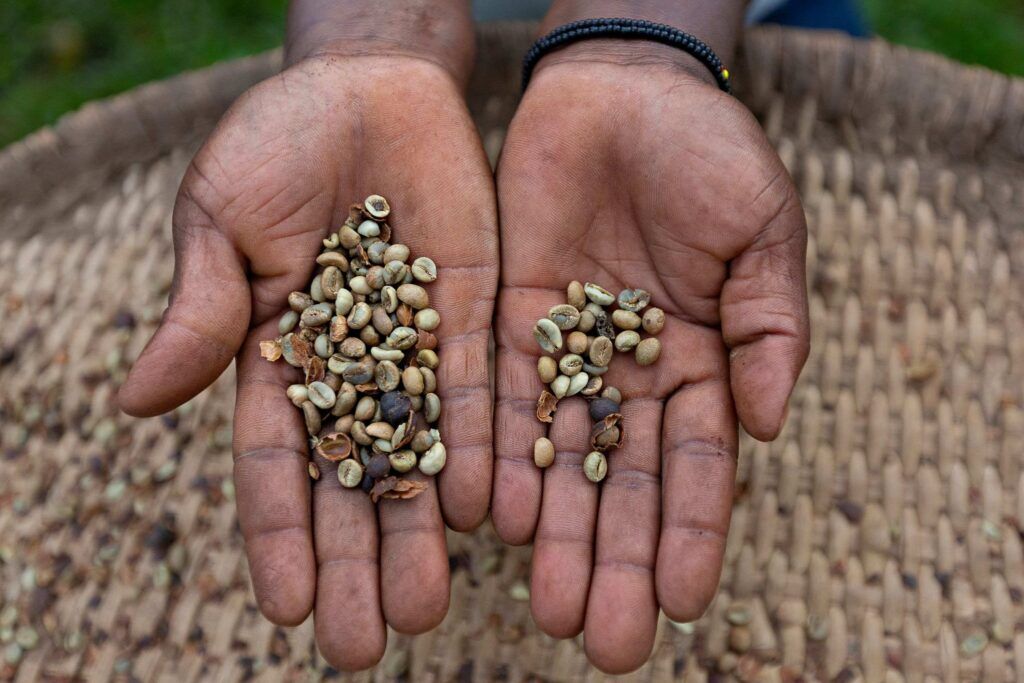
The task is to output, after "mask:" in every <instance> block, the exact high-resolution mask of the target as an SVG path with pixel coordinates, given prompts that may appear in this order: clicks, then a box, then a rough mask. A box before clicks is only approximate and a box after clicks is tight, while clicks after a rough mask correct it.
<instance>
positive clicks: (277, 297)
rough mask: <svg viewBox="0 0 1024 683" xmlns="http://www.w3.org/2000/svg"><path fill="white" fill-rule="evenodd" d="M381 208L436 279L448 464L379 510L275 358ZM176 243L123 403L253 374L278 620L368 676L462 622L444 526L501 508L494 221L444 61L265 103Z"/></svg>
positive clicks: (157, 406)
mask: <svg viewBox="0 0 1024 683" xmlns="http://www.w3.org/2000/svg"><path fill="white" fill-rule="evenodd" d="M371 193H380V194H383V195H384V196H386V197H387V198H388V199H389V200H390V202H391V206H392V209H393V214H392V218H391V219H389V221H390V223H391V225H392V228H393V230H394V238H393V239H394V241H395V242H402V243H405V244H407V245H408V246H409V247H410V248H411V251H412V254H413V255H414V256H430V257H431V258H433V259H434V261H435V262H436V263H437V265H438V270H439V278H438V281H437V282H436V283H434V284H433V285H432V286H431V288H430V290H431V298H432V301H433V307H434V308H436V309H437V310H438V312H439V313H440V314H441V318H442V324H441V327H440V328H438V330H437V332H436V334H437V337H438V339H439V353H440V356H441V366H440V368H439V370H438V385H439V391H438V393H439V394H440V396H441V399H442V401H443V403H444V410H443V415H442V420H441V425H440V427H441V432H442V434H443V437H444V440H445V443H446V445H447V447H448V460H449V462H448V466H447V467H446V469H445V470H444V472H442V473H441V475H440V476H439V477H438V478H437V486H436V487H435V486H434V484H433V480H430V488H429V489H428V490H427V492H426V493H425V494H424V495H420V496H418V497H417V498H415V499H413V500H408V501H404V500H398V501H382V502H381V503H380V505H379V506H376V507H375V506H374V505H373V504H371V502H370V500H369V498H368V497H367V496H366V495H365V494H364V493H363V492H361V491H360V490H358V489H343V488H342V487H341V486H340V484H339V482H338V479H337V477H336V476H335V475H334V472H335V470H334V468H335V466H333V465H331V464H330V463H327V462H325V461H321V462H319V465H320V468H321V471H322V472H323V476H321V477H320V479H319V480H318V481H317V482H316V483H315V484H312V482H311V481H310V478H309V475H308V474H307V470H306V461H307V458H308V451H307V439H306V433H305V428H304V425H303V421H302V418H301V415H300V413H299V411H297V410H296V409H295V407H294V406H293V405H292V404H291V402H290V401H289V400H288V398H287V397H286V396H285V388H286V387H287V386H288V385H289V384H291V383H293V382H295V381H300V382H301V379H300V375H299V374H298V373H299V371H298V370H297V369H295V368H292V367H289V366H287V365H285V364H284V363H275V364H271V363H268V362H266V361H264V360H262V359H261V358H260V354H259V347H258V343H259V341H260V340H262V339H272V338H274V337H276V336H277V320H278V318H279V317H280V315H281V313H282V312H284V311H286V310H288V306H287V296H288V293H289V292H291V291H293V290H307V291H308V287H309V283H310V279H311V278H312V276H313V268H314V266H315V264H314V259H315V257H316V256H317V254H319V253H320V249H321V240H322V239H323V238H324V237H325V236H326V235H327V234H328V231H329V230H330V229H332V228H333V229H337V228H338V227H339V226H340V225H341V223H342V221H343V220H344V219H345V217H346V216H347V215H348V207H349V205H350V204H352V203H353V202H358V201H362V199H363V198H364V197H366V196H367V195H369V194H371ZM174 244H175V259H176V262H175V267H176V269H175V282H174V288H173V293H172V301H171V306H170V308H169V309H168V311H167V312H166V314H165V316H164V319H163V321H162V323H161V326H160V328H159V330H158V331H157V332H156V334H155V335H154V338H153V339H152V340H151V341H150V344H149V345H148V346H147V348H146V349H145V351H144V352H143V354H142V356H141V357H140V358H139V360H138V362H137V363H136V365H135V367H134V368H133V370H132V373H131V375H130V376H129V378H128V381H127V382H126V384H125V386H124V387H123V388H122V391H121V394H120V400H121V404H122V406H123V408H124V409H125V410H126V411H127V412H129V413H132V414H135V415H154V414H158V413H161V412H164V411H166V410H169V409H172V408H174V407H175V406H177V405H179V404H181V403H182V402H184V401H185V400H187V399H189V398H190V397H192V396H193V395H195V394H196V393H198V392H199V391H201V390H202V389H203V388H205V387H206V386H208V385H209V384H210V383H211V382H213V380H215V379H216V378H217V376H218V375H220V373H221V372H222V371H223V370H224V369H225V368H226V367H227V365H228V364H229V363H230V362H231V361H232V359H235V358H236V357H237V363H238V366H237V367H238V395H237V405H236V411H235V437H234V452H235V486H236V491H237V500H238V518H239V523H240V526H241V529H242V533H243V535H244V537H245V541H246V551H247V554H248V558H249V566H250V571H251V574H252V580H253V586H254V590H255V593H256V597H257V600H258V602H259V606H260V609H261V610H262V611H263V613H264V614H265V615H266V616H267V617H268V618H269V619H270V620H272V621H274V622H276V623H279V624H297V623H299V622H301V621H302V620H304V619H305V618H306V616H307V615H308V614H309V612H310V610H311V609H313V608H314V606H315V610H316V632H317V641H318V643H319V646H320V649H321V652H322V653H323V654H324V656H325V657H326V658H327V660H328V661H330V662H331V663H332V664H334V665H335V666H339V667H342V668H346V669H357V668H365V667H367V666H370V665H372V664H373V663H374V662H376V661H377V660H378V659H379V658H380V657H381V655H382V654H383V651H384V645H385V638H386V635H385V633H386V632H385V627H384V625H385V623H388V624H390V625H392V626H393V627H394V628H395V629H396V630H398V631H402V632H412V633H415V632H422V631H425V630H427V629H430V628H432V627H433V626H435V625H437V624H438V623H439V622H440V621H441V619H442V618H443V617H444V615H445V613H446V611H447V608H448V592H449V581H448V558H447V553H446V551H445V539H444V521H447V523H448V524H449V525H450V526H452V527H453V528H457V529H461V530H465V529H471V528H474V527H475V526H477V525H478V524H479V523H480V522H481V521H482V520H483V519H484V517H485V516H486V514H487V506H488V501H489V496H490V476H491V433H490V424H491V417H490V416H491V402H490V395H489V388H488V376H487V348H488V337H489V328H490V322H491V314H492V310H493V303H494V292H495V288H496V284H497V228H496V209H495V201H494V190H493V182H492V178H491V174H490V169H489V167H488V165H487V161H486V159H485V156H484V154H483V151H482V148H481V146H480V143H479V140H478V138H477V134H476V131H475V129H474V127H473V124H472V121H471V119H470V117H469V114H468V112H467V111H466V109H465V105H464V103H463V99H462V96H461V93H460V92H459V89H458V86H457V85H456V83H455V82H454V80H453V79H452V78H451V77H450V76H449V75H448V74H447V72H445V71H444V70H443V69H441V68H440V67H438V66H436V65H435V64H433V63H429V62H427V61H423V60H418V59H413V58H404V57H345V58H342V57H337V56H333V55H330V54H327V55H323V56H320V57H317V58H314V59H308V60H305V61H303V62H300V63H298V64H297V65H295V66H293V67H291V68H289V69H288V70H286V71H285V72H283V73H282V74H280V75H278V76H276V77H274V78H271V79H270V80H268V81H266V82H264V83H262V84H260V85H258V86H257V87H255V88H254V89H252V90H251V91H249V92H248V93H247V94H246V95H244V96H243V97H242V98H241V99H240V100H239V101H238V102H237V103H236V104H235V106H234V107H232V109H231V110H230V111H229V112H228V113H227V114H226V115H225V117H224V119H223V120H222V121H221V123H220V125H219V126H218V128H217V130H216V131H215V132H214V133H213V135H212V136H211V137H210V139H209V140H208V141H207V143H206V144H205V146H204V147H203V148H202V150H200V152H199V153H198V154H197V155H196V157H195V159H194V160H193V162H192V164H191V166H190V167H189V169H188V171H187V173H186V175H185V178H184V180H183V182H182V186H181V189H180V191H179V196H178V200H177V203H176V205H175V211H174ZM442 520H444V521H442Z"/></svg>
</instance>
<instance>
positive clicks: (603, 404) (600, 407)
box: [590, 398, 619, 422]
mask: <svg viewBox="0 0 1024 683" xmlns="http://www.w3.org/2000/svg"><path fill="white" fill-rule="evenodd" d="M617 412H619V404H618V403H616V402H615V401H613V400H611V399H610V398H595V399H594V400H593V401H591V402H590V419H591V420H593V421H594V422H600V421H601V420H603V419H605V418H606V417H608V416H609V415H611V414H613V413H617Z"/></svg>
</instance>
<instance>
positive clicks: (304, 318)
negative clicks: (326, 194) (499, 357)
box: [260, 195, 446, 502]
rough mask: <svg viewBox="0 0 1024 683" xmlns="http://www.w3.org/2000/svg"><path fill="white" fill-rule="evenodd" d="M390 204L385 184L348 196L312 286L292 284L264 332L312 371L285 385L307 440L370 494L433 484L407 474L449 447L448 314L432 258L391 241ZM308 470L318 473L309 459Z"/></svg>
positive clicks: (438, 460) (287, 357)
mask: <svg viewBox="0 0 1024 683" xmlns="http://www.w3.org/2000/svg"><path fill="white" fill-rule="evenodd" d="M389 215H391V207H390V205H389V204H388V201H387V200H386V199H385V198H384V197H382V196H380V195H371V196H369V197H367V198H366V200H365V201H364V202H363V203H362V204H355V205H353V206H352V207H351V209H350V210H349V215H348V218H347V219H346V220H345V222H344V224H343V225H342V226H341V228H340V229H339V230H338V231H337V232H334V233H331V234H330V235H329V236H328V237H327V238H326V239H325V240H324V241H323V251H322V252H321V253H320V255H319V256H317V259H316V262H317V266H318V267H317V272H316V275H315V276H314V277H313V281H312V282H311V283H310V286H309V291H306V292H292V293H291V294H289V295H288V307H289V309H290V310H289V311H288V312H286V313H285V314H284V315H283V316H281V321H280V324H279V325H278V332H279V333H280V335H281V336H280V337H278V338H277V339H274V340H272V341H264V342H261V343H260V351H261V353H262V355H263V357H264V358H266V359H268V360H270V361H276V360H278V359H281V358H283V359H284V361H285V362H286V363H288V364H289V365H291V366H294V367H296V368H299V369H301V370H302V371H303V373H304V375H305V377H304V381H303V382H302V383H296V384H292V385H291V386H289V387H288V390H287V394H288V398H289V399H291V401H292V403H294V404H295V405H296V406H297V407H298V408H299V409H301V410H302V415H303V418H304V419H305V423H306V431H307V432H308V433H309V437H310V448H311V450H314V451H316V453H317V454H319V455H320V456H322V457H323V458H324V459H325V460H328V461H330V462H336V463H338V480H339V481H340V482H341V484H342V486H345V487H347V488H355V487H357V486H360V487H362V488H363V490H364V491H366V492H367V493H369V494H370V496H371V498H372V499H373V501H374V502H376V501H377V500H379V499H380V498H412V497H414V496H416V495H417V494H419V493H420V492H421V491H423V490H424V489H425V488H426V485H425V484H423V483H422V482H421V481H414V480H412V479H409V478H406V477H403V476H402V475H404V474H406V473H408V472H410V471H412V470H413V469H414V468H415V469H418V470H419V471H420V472H422V473H423V474H425V475H431V476H432V475H435V474H437V473H438V472H440V471H441V468H443V467H444V464H445V459H446V452H445V447H444V443H443V442H442V441H441V434H440V432H439V431H438V429H437V421H438V419H439V418H440V416H441V399H440V398H438V395H437V393H436V392H437V376H436V375H435V370H437V366H438V357H437V353H436V351H435V349H436V348H437V338H436V337H435V336H434V334H433V332H434V330H436V329H437V327H438V326H439V325H440V324H441V317H440V316H439V315H438V313H437V311H435V310H434V309H433V308H430V297H429V295H428V294H427V291H426V289H424V288H423V286H422V285H423V284H427V283H430V282H433V281H434V280H436V279H437V266H436V265H435V264H434V262H433V261H432V260H430V259H429V258H427V257H425V256H421V257H419V258H417V259H415V260H410V259H411V258H412V254H411V253H410V250H409V247H407V246H406V245H404V244H392V243H391V237H392V235H391V227H390V226H389V225H388V224H387V222H386V220H387V218H388V216H389ZM309 473H310V476H311V477H313V478H314V479H318V478H319V476H320V470H319V468H318V467H317V465H316V462H315V461H313V460H310V463H309Z"/></svg>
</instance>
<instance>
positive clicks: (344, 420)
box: [334, 403, 356, 434]
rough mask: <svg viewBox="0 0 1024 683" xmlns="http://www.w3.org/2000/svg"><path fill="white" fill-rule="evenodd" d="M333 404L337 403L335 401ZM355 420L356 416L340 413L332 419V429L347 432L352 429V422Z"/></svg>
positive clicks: (341, 432) (342, 432)
mask: <svg viewBox="0 0 1024 683" xmlns="http://www.w3.org/2000/svg"><path fill="white" fill-rule="evenodd" d="M334 405H338V404H337V403H335V404H334ZM355 421H356V418H355V417H353V416H352V415H342V416H341V417H339V418H338V419H337V420H335V421H334V431H336V432H338V433H340V434H349V433H350V432H351V431H352V423H353V422H355Z"/></svg>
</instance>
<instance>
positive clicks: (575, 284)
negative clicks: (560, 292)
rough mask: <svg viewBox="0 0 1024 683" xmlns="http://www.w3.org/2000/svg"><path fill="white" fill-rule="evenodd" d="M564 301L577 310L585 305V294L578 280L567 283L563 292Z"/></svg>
mask: <svg viewBox="0 0 1024 683" xmlns="http://www.w3.org/2000/svg"><path fill="white" fill-rule="evenodd" d="M565 302H566V303H567V304H569V305H570V306H573V307H574V308H576V309H577V310H582V309H583V307H584V306H586V305H587V294H586V292H584V291H583V285H582V284H581V283H580V282H579V281H578V280H573V281H572V282H570V283H569V287H568V288H567V289H566V292H565Z"/></svg>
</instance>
